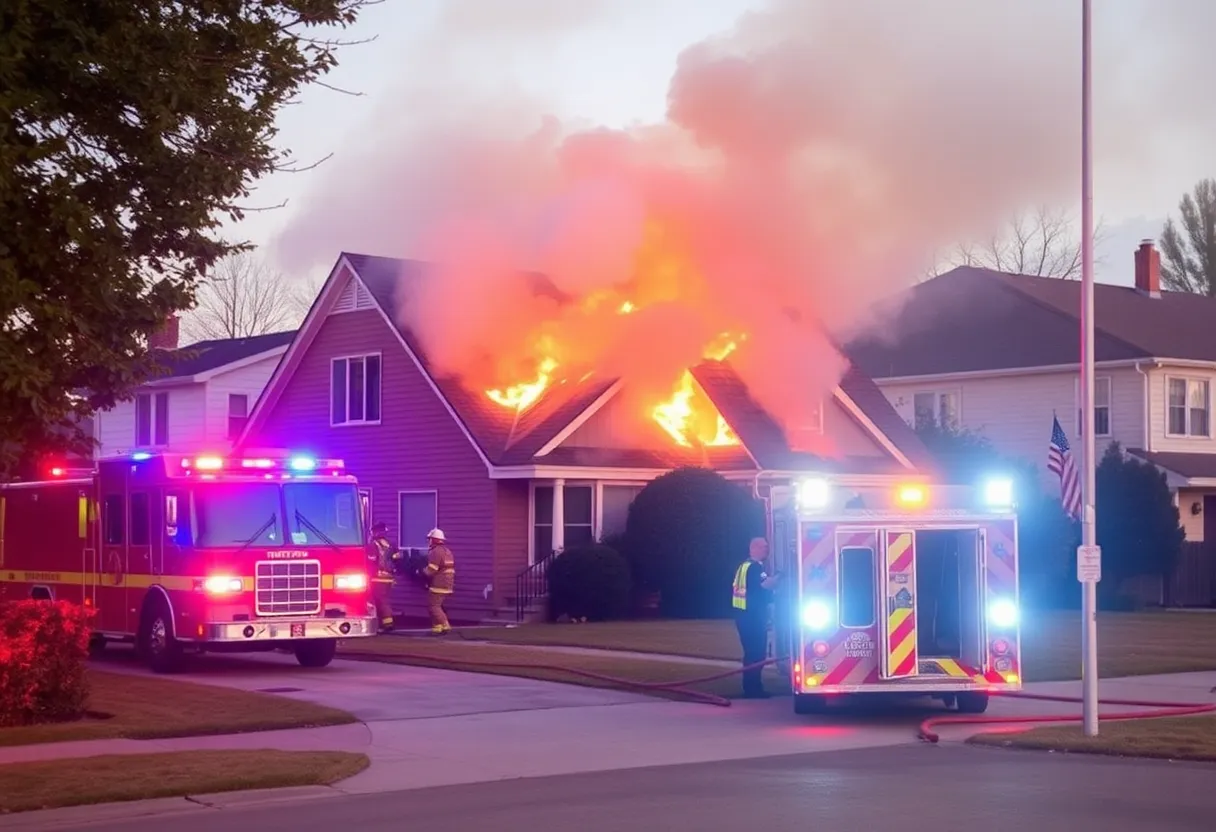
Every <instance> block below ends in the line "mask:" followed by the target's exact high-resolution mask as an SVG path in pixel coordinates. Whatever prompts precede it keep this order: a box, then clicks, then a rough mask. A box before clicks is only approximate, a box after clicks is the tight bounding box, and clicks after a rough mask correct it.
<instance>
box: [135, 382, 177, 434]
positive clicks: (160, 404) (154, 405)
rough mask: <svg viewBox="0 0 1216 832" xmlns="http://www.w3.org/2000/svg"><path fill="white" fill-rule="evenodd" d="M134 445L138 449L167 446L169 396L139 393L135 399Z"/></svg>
mask: <svg viewBox="0 0 1216 832" xmlns="http://www.w3.org/2000/svg"><path fill="white" fill-rule="evenodd" d="M135 444H136V445H137V446H139V447H144V448H146V447H151V446H165V445H168V444H169V394H168V393H167V392H165V393H155V394H153V393H140V394H139V395H137V396H136V397H135Z"/></svg>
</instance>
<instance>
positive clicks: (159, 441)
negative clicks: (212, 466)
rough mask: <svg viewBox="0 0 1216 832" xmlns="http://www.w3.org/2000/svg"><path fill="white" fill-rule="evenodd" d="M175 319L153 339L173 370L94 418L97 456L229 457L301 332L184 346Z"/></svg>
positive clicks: (163, 360) (155, 347)
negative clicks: (195, 453)
mask: <svg viewBox="0 0 1216 832" xmlns="http://www.w3.org/2000/svg"><path fill="white" fill-rule="evenodd" d="M178 333H179V324H178V321H177V319H176V318H174V319H171V320H170V321H169V322H168V323H167V324H166V326H165V328H164V329H163V330H161V332H159V333H157V334H156V335H155V336H153V338H152V339H151V344H150V346H151V347H152V348H153V349H157V350H161V351H163V352H162V355H163V359H162V362H163V363H164V365H165V366H166V367H167V368H168V370H169V372H168V373H166V374H165V375H163V376H160V377H158V378H156V379H154V380H152V381H150V382H148V383H147V384H145V385H143V386H142V387H140V388H139V389H138V390H136V392H135V396H134V398H133V399H131V400H129V401H124V402H119V403H118V404H117V405H116V406H115V407H113V408H111V409H110V410H105V411H99V412H98V413H97V414H96V415H95V417H94V428H93V429H94V436H95V437H96V439H97V449H96V451H95V454H96V456H97V457H102V456H111V455H114V454H120V453H125V452H129V451H131V450H134V449H141V450H160V451H164V450H207V451H215V452H217V453H220V452H224V451H227V450H228V449H229V448H231V446H232V442H233V440H235V439H236V437H238V436H240V433H241V430H242V429H243V428H244V427H245V420H246V419H247V418H248V416H249V414H250V413H251V412H253V406H254V405H255V404H256V403H257V400H258V397H259V396H261V395H262V390H263V388H265V386H266V383H267V382H268V381H269V380H270V376H271V374H272V373H273V372H274V368H275V367H276V366H278V363H279V359H280V358H281V357H282V356H283V353H285V352H286V351H287V347H288V345H289V344H291V341H292V339H293V338H294V337H295V332H294V331H292V332H275V333H271V334H268V335H255V336H252V337H250V338H230V339H220V340H214V341H199V342H197V343H194V344H189V345H187V346H184V347H178V346H177V341H178Z"/></svg>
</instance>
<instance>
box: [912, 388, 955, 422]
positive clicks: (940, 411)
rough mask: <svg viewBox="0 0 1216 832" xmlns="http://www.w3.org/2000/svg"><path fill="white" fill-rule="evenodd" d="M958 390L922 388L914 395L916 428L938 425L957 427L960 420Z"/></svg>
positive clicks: (913, 405) (913, 404)
mask: <svg viewBox="0 0 1216 832" xmlns="http://www.w3.org/2000/svg"><path fill="white" fill-rule="evenodd" d="M958 400H959V394H958V391H957V390H922V391H921V392H919V393H916V394H915V395H914V396H913V397H912V407H913V409H914V411H915V413H916V422H915V427H916V428H918V429H919V428H924V427H932V426H934V425H938V426H940V427H944V428H957V427H958V426H959V422H958Z"/></svg>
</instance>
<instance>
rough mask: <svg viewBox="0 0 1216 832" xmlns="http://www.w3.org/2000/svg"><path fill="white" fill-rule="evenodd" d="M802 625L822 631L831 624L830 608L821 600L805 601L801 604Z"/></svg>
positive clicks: (812, 629) (815, 630)
mask: <svg viewBox="0 0 1216 832" xmlns="http://www.w3.org/2000/svg"><path fill="white" fill-rule="evenodd" d="M802 626H803V627H805V628H806V629H808V630H811V631H814V632H822V631H824V630H827V629H829V628H830V627H831V626H832V608H831V607H829V606H828V605H827V604H825V603H824V602H823V601H807V602H806V603H805V604H804V605H803V606H802Z"/></svg>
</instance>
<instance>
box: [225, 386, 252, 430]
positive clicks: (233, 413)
mask: <svg viewBox="0 0 1216 832" xmlns="http://www.w3.org/2000/svg"><path fill="white" fill-rule="evenodd" d="M248 418H249V396H248V395H247V394H245V393H229V394H228V438H229V439H232V440H236V438H237V437H239V436H240V435H241V431H243V430H244V429H245V420H246V419H248Z"/></svg>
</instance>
